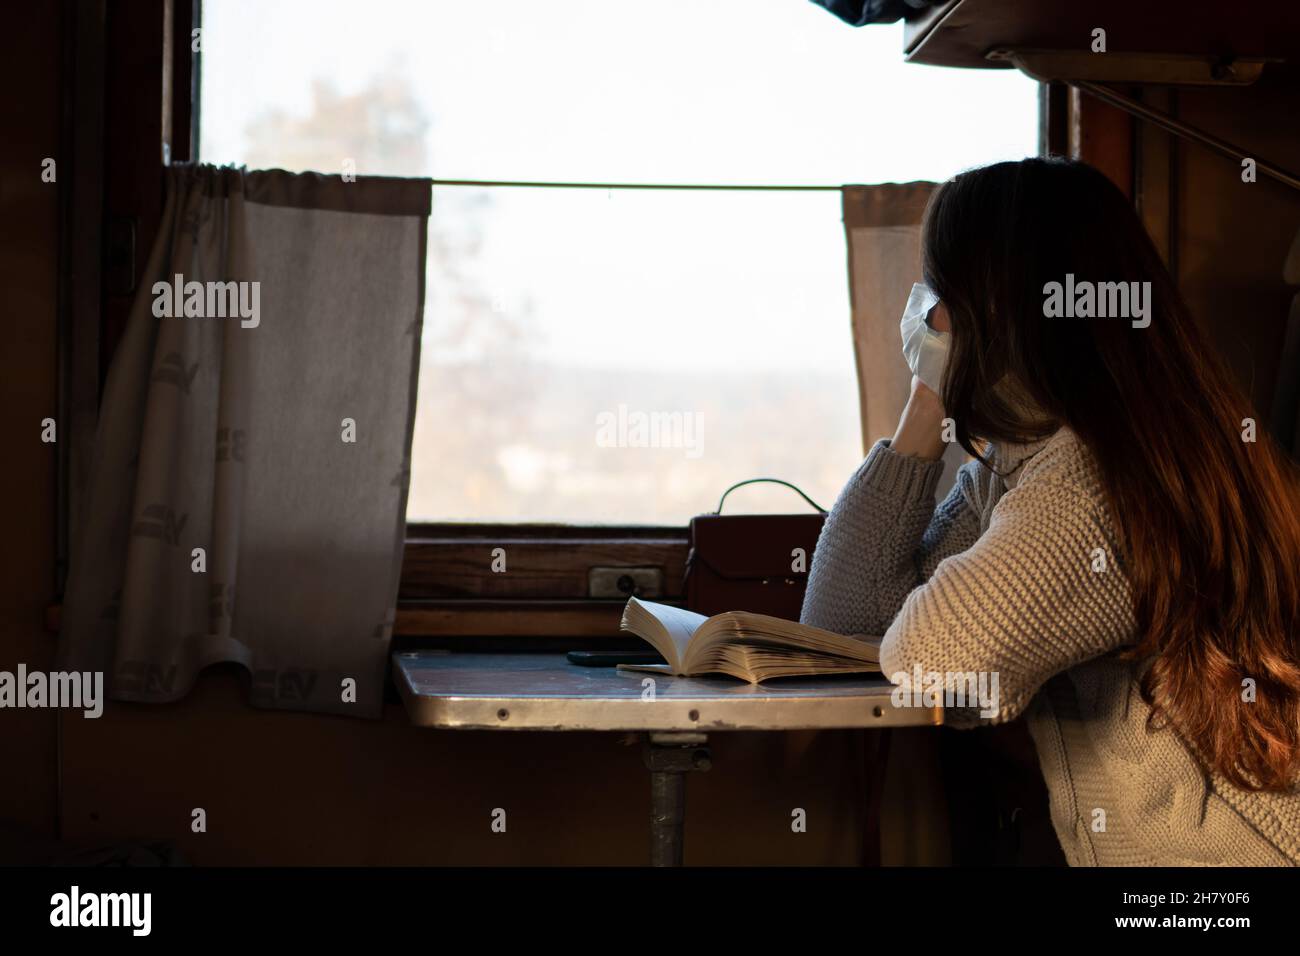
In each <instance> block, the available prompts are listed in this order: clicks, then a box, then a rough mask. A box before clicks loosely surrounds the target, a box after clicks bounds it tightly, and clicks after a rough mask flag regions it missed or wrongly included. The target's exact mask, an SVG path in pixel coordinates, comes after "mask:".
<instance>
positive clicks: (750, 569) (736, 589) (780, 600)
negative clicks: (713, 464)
mask: <svg viewBox="0 0 1300 956" xmlns="http://www.w3.org/2000/svg"><path fill="white" fill-rule="evenodd" d="M760 481H769V482H774V483H776V484H778V485H785V486H786V487H787V488H793V489H794V490H795V491H796V492H797V493H798V494H799V497H801V498H803V500H804V501H806V502H808V504H810V505H812V506H813V507H814V508H816V509H817V513H816V514H806V515H805V514H791V515H723V514H721V511H722V505H723V503H724V502H726V500H727V495H729V494H731V492H733V491H734V490H735V489H737V488H739V487H741V485H749V484H753V483H755V482H760ZM825 521H826V510H825V509H824V508H822V507H821V506H820V505H818V504H817V502H815V501H813V500H812V499H811V498H809V497H808V496H807V495H805V494H804V493H803V492H802V491H800V490H799V489H798V488H796V487H795V486H794V485H792V484H790V483H789V482H788V481H782V480H781V479H779V478H750V479H748V480H747V481H741V482H737V483H736V484H734V485H732V486H731V487H730V488H728V489H727V490H726V491H724V492H723V493H722V499H721V500H720V501H719V502H718V510H717V511H716V512H713V513H711V514H703V515H697V516H696V517H694V518H692V519H691V531H690V534H691V543H690V551H689V552H688V554H687V558H686V606H687V607H688V608H690V609H691V610H692V611H696V612H697V613H700V614H704V615H707V616H712V615H714V614H720V613H722V612H723V611H752V612H754V613H757V614H770V615H772V616H773V617H780V618H785V619H786V620H789V621H797V620H799V612H800V610H802V608H803V595H804V591H805V590H806V589H807V585H808V570H807V569H808V568H810V567H812V558H813V549H814V548H815V547H816V546H817V537H818V535H820V534H821V530H822V524H823V523H824V522H825ZM796 549H802V560H800V558H799V555H798V553H797V552H796ZM796 567H797V568H800V569H801V570H795V568H796Z"/></svg>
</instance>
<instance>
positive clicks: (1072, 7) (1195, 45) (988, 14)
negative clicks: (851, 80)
mask: <svg viewBox="0 0 1300 956" xmlns="http://www.w3.org/2000/svg"><path fill="white" fill-rule="evenodd" d="M1096 27H1101V28H1102V29H1104V30H1105V31H1106V42H1107V49H1108V50H1110V51H1111V52H1116V51H1129V52H1136V53H1213V54H1223V55H1227V54H1236V55H1239V56H1246V55H1257V56H1279V57H1283V58H1295V57H1298V56H1300V3H1295V2H1292V0H1286V2H1272V3H1254V4H1251V5H1250V6H1248V7H1243V8H1240V9H1234V8H1232V7H1230V6H1227V5H1225V4H1223V3H1222V2H1217V0H1144V2H1143V3H1134V2H1133V0H1089V2H1087V3H1078V2H1066V0H1055V2H1049V0H961V2H960V3H958V4H956V5H955V6H954V7H953V8H952V9H951V11H950V12H948V13H947V14H946V15H945V16H943V17H942V18H941V19H940V21H939V23H938V24H937V25H934V26H931V27H930V28H929V29H928V30H924V31H920V30H918V31H916V32H917V34H918V36H916V37H912V38H910V39H912V42H913V43H914V45H913V46H911V47H910V48H909V51H908V57H907V59H908V61H909V62H912V63H928V64H933V65H935V66H964V67H980V68H986V69H987V68H994V69H997V68H1000V67H996V66H992V65H991V64H989V63H988V62H987V61H985V59H984V54H985V53H987V52H988V51H989V50H990V49H992V48H994V47H999V46H1008V47H1021V48H1025V49H1033V48H1038V49H1059V50H1072V49H1087V48H1088V46H1089V43H1090V42H1091V38H1092V31H1093V29H1094V28H1096ZM1098 55H1104V54H1098Z"/></svg>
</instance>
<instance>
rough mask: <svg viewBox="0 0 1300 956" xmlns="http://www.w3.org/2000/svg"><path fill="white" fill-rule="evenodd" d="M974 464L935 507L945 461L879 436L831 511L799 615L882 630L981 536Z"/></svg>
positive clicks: (847, 630)
mask: <svg viewBox="0 0 1300 956" xmlns="http://www.w3.org/2000/svg"><path fill="white" fill-rule="evenodd" d="M975 464H978V463H972V465H975ZM971 467H972V466H971V465H968V466H964V467H963V468H962V469H961V471H960V472H959V473H958V480H957V483H956V485H955V486H954V487H953V490H952V492H951V493H950V494H949V495H948V497H947V498H946V499H945V500H944V501H943V503H942V504H941V505H940V506H939V507H938V509H936V508H935V505H934V489H935V485H936V484H937V483H938V481H939V476H940V474H941V473H942V472H943V462H942V461H927V460H925V459H920V458H912V457H909V456H906V455H900V454H898V453H897V452H895V451H893V450H892V449H891V448H890V447H889V441H888V440H884V441H879V442H877V443H876V444H875V446H874V447H873V448H872V449H871V452H870V453H869V454H868V455H867V457H866V460H865V461H864V462H863V463H862V465H861V466H860V467H859V468H858V470H857V472H856V473H855V474H854V475H853V477H851V478H850V479H849V481H848V484H847V485H845V486H844V490H843V491H841V492H840V495H839V497H838V498H837V499H836V501H835V505H834V506H833V507H832V508H831V511H830V514H829V515H827V517H826V523H825V525H824V526H823V528H822V533H821V536H820V537H819V538H818V541H817V549H816V551H815V552H814V554H813V563H812V569H811V571H810V573H809V575H808V590H807V593H806V594H805V596H804V604H803V611H802V613H801V614H800V618H799V619H800V620H801V621H802V622H803V623H804V624H811V625H813V626H814V627H820V628H823V629H825V630H828V631H834V632H835V633H838V634H872V635H877V634H883V633H884V632H885V629H886V628H887V627H889V624H890V622H891V621H892V620H893V619H894V617H895V615H897V614H898V611H899V608H901V607H902V606H903V601H904V600H905V599H906V598H907V595H908V593H909V592H910V591H911V590H912V589H913V588H915V587H916V586H917V585H918V584H920V583H921V582H922V581H924V580H925V579H926V578H928V577H929V576H930V574H931V573H932V572H933V570H934V568H935V566H936V565H937V564H938V563H939V562H940V561H941V560H942V559H943V558H944V557H947V556H948V555H950V554H954V553H956V552H957V551H960V550H962V549H964V548H968V547H970V546H971V544H973V543H974V541H975V539H976V538H977V537H978V536H979V516H978V513H977V511H976V510H975V507H974V503H973V502H974V500H975V499H974V487H975V481H974V472H973V471H972V470H971Z"/></svg>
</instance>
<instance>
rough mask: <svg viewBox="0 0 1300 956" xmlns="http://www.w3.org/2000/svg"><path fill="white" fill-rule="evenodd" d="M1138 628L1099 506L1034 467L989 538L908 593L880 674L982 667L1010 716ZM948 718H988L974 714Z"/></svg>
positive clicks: (998, 511) (997, 511)
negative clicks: (1047, 686)
mask: <svg viewBox="0 0 1300 956" xmlns="http://www.w3.org/2000/svg"><path fill="white" fill-rule="evenodd" d="M1133 629H1134V619H1133V608H1132V599H1131V591H1130V586H1129V583H1128V578H1127V576H1126V575H1125V573H1124V570H1123V567H1122V565H1120V564H1119V563H1118V562H1117V560H1116V550H1115V548H1114V543H1113V541H1112V536H1111V533H1110V531H1109V525H1108V524H1107V523H1106V521H1105V519H1104V516H1103V515H1102V513H1101V509H1100V506H1099V505H1098V504H1097V503H1096V502H1095V501H1094V500H1093V499H1092V498H1091V497H1090V496H1089V495H1088V494H1087V492H1086V491H1085V489H1084V488H1083V487H1082V486H1081V485H1080V484H1078V483H1076V482H1075V481H1073V480H1068V479H1066V480H1063V479H1059V478H1056V477H1052V476H1048V475H1032V476H1031V475H1030V474H1028V473H1026V474H1025V475H1024V476H1022V478H1021V480H1020V482H1019V484H1018V485H1017V486H1016V487H1015V488H1014V489H1012V490H1011V491H1008V492H1007V493H1006V494H1005V495H1003V496H1002V499H1001V500H1000V501H999V502H998V504H997V506H996V507H995V508H994V509H993V513H992V515H991V517H990V521H989V526H988V529H987V530H986V531H985V532H984V534H983V535H981V536H980V537H979V539H978V540H977V541H976V542H975V543H974V544H973V545H972V546H971V547H970V548H968V549H966V550H964V551H962V552H961V553H958V554H954V555H952V556H950V557H948V558H946V559H945V560H943V561H942V562H941V563H940V564H939V565H938V566H937V568H936V569H935V571H934V574H933V575H932V576H931V577H930V579H929V580H928V581H926V582H925V583H924V584H922V585H920V586H919V587H917V588H916V589H915V590H913V591H912V592H911V594H909V595H908V596H907V598H906V600H905V601H904V602H903V606H902V609H901V610H900V611H899V613H898V616H897V617H896V618H895V619H894V621H893V623H892V624H891V625H890V626H889V628H888V630H887V631H886V632H885V636H884V639H883V641H882V642H881V647H880V663H881V670H882V671H883V672H884V674H885V676H887V677H890V676H892V675H894V674H897V673H899V672H905V673H907V674H909V675H910V674H913V673H914V672H915V669H916V668H917V667H919V668H920V669H921V671H922V673H923V674H925V675H928V674H932V673H933V674H941V675H947V674H969V673H972V672H973V673H975V674H976V675H977V676H978V675H983V677H984V684H985V686H996V687H997V696H998V699H997V701H996V702H995V704H994V705H993V707H992V708H991V710H992V712H991V713H989V714H986V715H985V716H986V717H987V718H988V719H990V720H991V722H993V723H1001V722H1002V721H1006V720H1010V719H1012V718H1014V717H1016V716H1017V715H1018V714H1019V713H1020V712H1021V711H1022V710H1023V709H1024V707H1025V705H1026V704H1028V703H1029V701H1030V700H1031V699H1032V698H1033V696H1034V694H1035V693H1036V692H1037V691H1038V689H1039V688H1040V687H1041V686H1042V685H1043V683H1044V682H1046V681H1047V680H1048V679H1050V678H1051V677H1053V676H1055V675H1056V674H1059V673H1061V672H1063V671H1066V670H1069V669H1070V668H1071V667H1073V666H1075V665H1076V664H1079V663H1082V662H1083V661H1086V660H1090V659H1092V658H1094V657H1099V656H1101V655H1102V654H1105V653H1107V652H1108V651H1111V650H1114V649H1116V648H1118V647H1120V646H1122V645H1123V644H1124V643H1126V642H1128V641H1130V640H1131V639H1132V635H1133ZM993 675H996V677H997V683H996V685H993V684H992V678H993ZM926 679H927V680H929V678H926ZM949 720H950V722H951V723H953V724H954V725H956V726H969V725H973V724H977V723H979V718H978V717H977V716H976V715H975V714H974V712H972V711H955V712H953V713H952V715H951V716H950V718H949Z"/></svg>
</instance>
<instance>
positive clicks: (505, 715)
mask: <svg viewBox="0 0 1300 956" xmlns="http://www.w3.org/2000/svg"><path fill="white" fill-rule="evenodd" d="M497 719H498V720H509V719H510V711H508V710H506V709H505V708H504V707H502V708H501V709H500V710H498V711H497Z"/></svg>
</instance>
